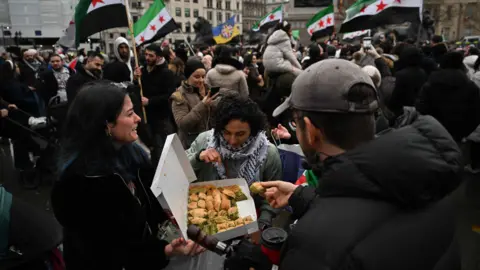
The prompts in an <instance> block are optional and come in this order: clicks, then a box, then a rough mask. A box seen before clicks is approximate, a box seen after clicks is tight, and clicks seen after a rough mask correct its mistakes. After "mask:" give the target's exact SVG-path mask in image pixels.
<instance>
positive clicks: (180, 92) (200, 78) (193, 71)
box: [171, 58, 217, 149]
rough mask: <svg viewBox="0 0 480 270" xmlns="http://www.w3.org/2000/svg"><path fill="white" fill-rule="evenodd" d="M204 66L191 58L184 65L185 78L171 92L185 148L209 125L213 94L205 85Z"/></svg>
mask: <svg viewBox="0 0 480 270" xmlns="http://www.w3.org/2000/svg"><path fill="white" fill-rule="evenodd" d="M205 74H206V70H205V66H204V65H203V64H202V62H201V61H200V60H197V59H196V58H191V59H190V60H188V61H187V64H186V65H185V76H187V79H186V80H184V81H183V82H182V85H181V86H180V87H179V88H178V89H177V91H175V93H173V94H172V96H171V100H172V112H173V117H174V119H175V122H176V124H177V127H178V131H177V134H178V136H179V137H180V140H181V141H182V144H183V147H185V149H187V148H188V147H190V144H191V143H192V142H193V141H194V140H195V138H196V137H197V136H198V134H200V133H201V132H204V131H207V130H208V129H209V127H210V119H211V117H210V116H211V110H212V105H213V102H214V99H215V97H216V96H217V94H215V95H211V93H210V91H208V89H207V87H206V85H205Z"/></svg>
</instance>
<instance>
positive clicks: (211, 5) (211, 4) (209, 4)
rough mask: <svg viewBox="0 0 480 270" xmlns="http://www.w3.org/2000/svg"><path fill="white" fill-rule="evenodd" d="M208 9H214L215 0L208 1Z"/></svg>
mask: <svg viewBox="0 0 480 270" xmlns="http://www.w3.org/2000/svg"><path fill="white" fill-rule="evenodd" d="M207 8H213V0H207Z"/></svg>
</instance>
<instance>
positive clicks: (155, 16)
mask: <svg viewBox="0 0 480 270" xmlns="http://www.w3.org/2000/svg"><path fill="white" fill-rule="evenodd" d="M177 28H178V27H177V24H176V23H175V21H174V20H173V18H172V16H170V14H168V11H167V9H166V7H165V4H164V3H163V1H162V0H155V1H154V2H153V5H151V6H150V8H149V9H148V10H147V12H145V14H144V15H143V16H142V17H141V18H140V19H139V20H138V21H137V22H136V23H135V25H134V26H133V32H134V34H135V42H136V44H137V46H138V45H141V44H143V43H146V42H153V41H155V40H158V39H160V38H162V37H164V36H166V35H167V34H169V33H171V32H173V31H174V30H175V29H177Z"/></svg>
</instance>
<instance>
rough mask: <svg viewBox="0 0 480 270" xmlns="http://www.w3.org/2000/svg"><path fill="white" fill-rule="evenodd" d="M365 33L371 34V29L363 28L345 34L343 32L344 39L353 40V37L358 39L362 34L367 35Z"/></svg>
mask: <svg viewBox="0 0 480 270" xmlns="http://www.w3.org/2000/svg"><path fill="white" fill-rule="evenodd" d="M365 35H368V36H370V30H362V31H356V32H350V33H345V34H343V39H344V40H352V39H356V38H357V37H361V36H365Z"/></svg>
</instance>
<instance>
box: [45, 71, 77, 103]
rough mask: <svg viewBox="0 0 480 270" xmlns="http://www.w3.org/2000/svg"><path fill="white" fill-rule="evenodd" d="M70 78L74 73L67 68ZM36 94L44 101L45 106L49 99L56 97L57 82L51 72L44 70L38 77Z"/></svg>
mask: <svg viewBox="0 0 480 270" xmlns="http://www.w3.org/2000/svg"><path fill="white" fill-rule="evenodd" d="M67 69H68V72H69V73H70V76H72V75H73V74H74V73H75V72H74V71H73V70H72V69H71V68H69V67H68V68H67ZM36 88H37V92H38V93H39V94H40V96H41V97H42V99H43V100H44V101H45V104H48V102H49V101H50V99H51V98H52V97H54V96H56V95H57V92H58V82H57V79H56V78H55V75H54V74H53V70H51V69H50V70H46V71H44V72H42V73H41V74H40V75H39V79H38V82H37V87H36Z"/></svg>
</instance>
